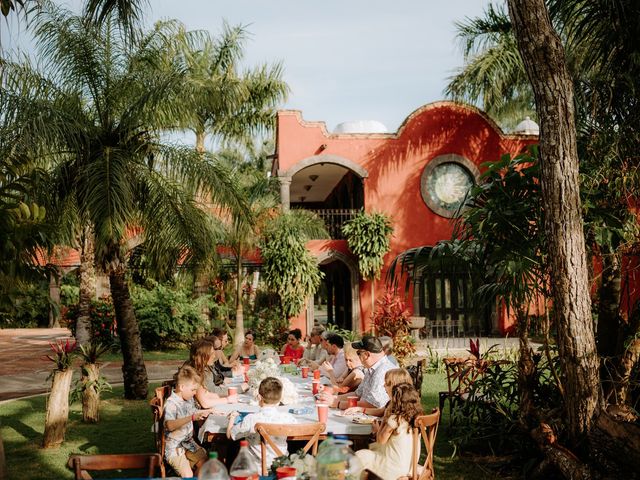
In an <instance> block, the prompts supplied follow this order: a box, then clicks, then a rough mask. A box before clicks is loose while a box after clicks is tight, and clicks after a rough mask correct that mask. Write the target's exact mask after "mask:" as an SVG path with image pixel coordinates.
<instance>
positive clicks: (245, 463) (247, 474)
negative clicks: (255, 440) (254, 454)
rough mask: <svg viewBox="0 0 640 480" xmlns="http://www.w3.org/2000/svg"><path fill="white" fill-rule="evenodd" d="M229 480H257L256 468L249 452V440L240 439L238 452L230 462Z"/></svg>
mask: <svg viewBox="0 0 640 480" xmlns="http://www.w3.org/2000/svg"><path fill="white" fill-rule="evenodd" d="M230 474H231V480H258V476H259V473H258V469H257V467H256V464H255V462H254V461H253V460H252V458H251V454H250V453H249V442H248V441H247V440H241V441H240V452H239V453H238V456H237V457H236V459H235V460H234V461H233V463H232V464H231V471H230Z"/></svg>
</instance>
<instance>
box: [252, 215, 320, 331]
mask: <svg viewBox="0 0 640 480" xmlns="http://www.w3.org/2000/svg"><path fill="white" fill-rule="evenodd" d="M323 225H324V224H323V223H322V220H320V219H319V218H318V217H317V216H315V215H313V214H312V213H311V212H308V211H306V210H298V211H296V212H288V213H285V214H282V215H280V216H278V217H276V218H274V219H273V220H272V221H271V222H270V223H269V225H268V226H267V227H266V228H265V230H264V236H263V240H262V242H261V245H260V254H261V255H262V259H263V262H264V270H263V272H264V280H265V282H266V284H267V286H268V287H269V289H270V290H271V291H273V292H274V293H275V294H277V295H278V298H279V300H280V305H279V306H280V312H281V314H282V316H283V317H284V318H289V317H292V316H294V315H297V314H298V313H300V311H301V310H302V308H303V307H304V304H305V301H306V299H307V297H309V296H310V295H313V294H314V293H315V292H316V291H317V290H318V287H319V286H320V281H321V280H322V277H323V276H324V274H323V273H322V272H321V271H320V269H319V268H318V265H317V263H316V261H315V259H314V258H313V256H312V255H311V253H310V252H309V250H307V248H306V246H305V244H306V242H307V240H308V239H309V238H313V237H315V238H323V236H326V230H325V229H324V226H323Z"/></svg>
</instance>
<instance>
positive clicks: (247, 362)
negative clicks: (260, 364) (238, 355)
mask: <svg viewBox="0 0 640 480" xmlns="http://www.w3.org/2000/svg"><path fill="white" fill-rule="evenodd" d="M242 363H243V365H249V357H242Z"/></svg>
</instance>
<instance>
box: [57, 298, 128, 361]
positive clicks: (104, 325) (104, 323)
mask: <svg viewBox="0 0 640 480" xmlns="http://www.w3.org/2000/svg"><path fill="white" fill-rule="evenodd" d="M62 312H63V319H64V320H65V321H66V323H67V326H68V327H69V329H70V330H71V334H72V335H73V336H75V334H76V320H77V319H78V304H77V303H76V304H75V305H69V306H68V307H64V306H63V309H62ZM89 322H90V323H89V331H90V333H91V340H92V342H97V343H100V344H103V345H110V346H111V348H112V349H114V350H116V349H117V348H118V345H119V343H118V341H117V340H118V338H117V337H118V332H117V329H116V312H115V310H114V309H113V302H112V301H111V298H110V297H108V296H106V295H105V296H103V297H102V298H99V299H98V300H94V301H92V302H91V305H90V306H89Z"/></svg>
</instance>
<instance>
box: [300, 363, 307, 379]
mask: <svg viewBox="0 0 640 480" xmlns="http://www.w3.org/2000/svg"><path fill="white" fill-rule="evenodd" d="M300 371H301V372H302V378H307V377H308V376H309V367H307V366H304V367H300Z"/></svg>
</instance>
